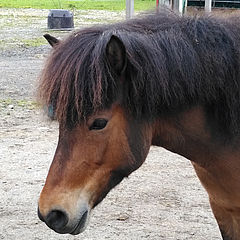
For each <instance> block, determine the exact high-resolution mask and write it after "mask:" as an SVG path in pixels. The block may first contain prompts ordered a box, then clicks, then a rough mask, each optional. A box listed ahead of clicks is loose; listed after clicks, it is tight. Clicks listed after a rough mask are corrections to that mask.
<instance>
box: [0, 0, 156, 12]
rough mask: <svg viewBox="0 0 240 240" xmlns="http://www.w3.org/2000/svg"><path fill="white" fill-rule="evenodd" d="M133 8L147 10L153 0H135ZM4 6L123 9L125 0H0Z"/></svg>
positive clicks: (153, 3) (152, 4)
mask: <svg viewBox="0 0 240 240" xmlns="http://www.w3.org/2000/svg"><path fill="white" fill-rule="evenodd" d="M134 4H135V7H134V8H135V10H136V11H139V10H147V9H150V8H153V7H154V6H155V4H156V3H155V0H135V1H134ZM0 7H4V8H38V9H59V8H64V9H82V10H90V9H96V10H115V11H121V10H124V9H125V0H41V1H39V0H21V1H19V0H0Z"/></svg>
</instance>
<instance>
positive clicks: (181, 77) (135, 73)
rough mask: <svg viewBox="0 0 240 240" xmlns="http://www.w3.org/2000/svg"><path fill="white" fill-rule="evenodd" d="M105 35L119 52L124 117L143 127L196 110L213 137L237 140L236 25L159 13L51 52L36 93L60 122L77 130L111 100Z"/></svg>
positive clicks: (74, 38)
mask: <svg viewBox="0 0 240 240" xmlns="http://www.w3.org/2000/svg"><path fill="white" fill-rule="evenodd" d="M112 35H115V36H117V37H118V38H119V39H120V40H121V41H122V42H123V44H124V45H125V48H126V53H127V68H126V79H125V83H124V84H125V88H124V99H125V101H124V103H123V104H124V107H125V108H126V110H128V111H129V112H130V113H131V114H133V115H134V116H136V117H140V118H144V119H146V120H150V119H155V118H157V117H159V116H161V115H163V114H164V113H167V112H171V111H181V110H182V109H186V108H189V107H191V106H196V105H201V106H203V107H204V109H205V110H206V113H207V116H208V118H209V120H214V122H215V121H216V122H217V123H218V124H217V125H218V128H219V130H221V131H223V132H227V133H229V134H233V135H236V134H239V133H240V94H239V93H240V73H239V70H240V20H239V19H238V18H235V19H233V18H232V19H217V18H214V17H210V16H203V17H179V16H177V15H175V14H174V13H172V12H170V11H167V10H166V9H163V10H162V11H160V13H154V14H147V15H144V16H140V17H139V18H136V19H133V20H130V21H125V22H122V23H118V24H113V25H104V26H97V27H92V28H87V29H83V30H80V31H77V32H75V33H73V34H72V35H71V36H69V37H68V38H67V39H66V40H65V41H63V42H61V43H60V44H59V45H58V46H57V47H56V48H55V49H54V50H53V52H52V55H51V56H50V58H49V60H48V62H47V64H46V66H45V69H44V71H43V73H42V78H41V82H40V87H39V92H40V97H41V99H42V100H43V102H44V103H45V104H53V105H54V107H55V114H56V117H57V119H58V120H59V121H60V122H71V123H77V122H80V121H82V120H84V119H86V118H87V117H88V116H89V115H91V114H92V113H93V112H95V111H97V110H99V109H101V108H107V107H109V106H110V105H111V104H112V103H113V102H114V101H116V100H117V96H118V77H117V76H115V75H114V74H113V73H112V71H111V68H110V65H109V63H108V61H107V57H106V46H107V43H108V42H109V40H110V38H111V36H112Z"/></svg>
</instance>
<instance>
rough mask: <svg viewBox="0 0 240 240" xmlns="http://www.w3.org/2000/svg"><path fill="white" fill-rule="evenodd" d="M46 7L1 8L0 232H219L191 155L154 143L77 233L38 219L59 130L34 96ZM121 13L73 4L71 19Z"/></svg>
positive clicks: (161, 235)
mask: <svg viewBox="0 0 240 240" xmlns="http://www.w3.org/2000/svg"><path fill="white" fill-rule="evenodd" d="M47 14H48V11H47V10H33V9H28V10H12V9H0V73H1V74H0V239H6V240H16V239H18V240H25V239H26V240H29V239H35V240H37V239H39V240H43V239H49V240H51V239H69V240H73V239H85V240H94V239H98V240H103V239H133V240H134V239H136V240H137V239H150V240H170V239H174V240H180V239H182V240H183V239H184V240H186V239H189V240H193V239H194V240H206V239H208V240H217V239H221V237H220V233H219V231H218V227H217V224H216V222H215V219H214V217H213V215H212V213H211V210H210V208H209V203H208V197H207V194H206V193H205V191H204V190H203V188H202V186H201V184H200V183H199V181H198V179H197V177H196V176H195V173H194V171H193V169H192V166H191V164H190V162H189V161H188V160H186V159H184V158H182V157H180V156H178V155H175V154H172V153H170V152H168V151H166V150H164V149H162V148H157V147H153V148H151V151H150V154H149V156H148V158H147V160H146V162H145V164H144V165H143V166H142V167H141V168H140V169H139V170H137V171H136V172H134V173H133V174H132V175H131V176H130V177H129V178H128V179H125V180H124V181H123V182H122V183H121V184H120V185H119V186H118V187H116V188H115V189H114V190H112V191H111V192H110V194H109V195H108V196H107V198H106V199H105V200H104V201H103V202H102V203H101V204H100V205H99V206H98V207H97V208H96V209H95V210H94V211H93V214H92V218H91V221H90V225H89V226H88V228H87V230H86V231H85V232H84V233H82V234H80V235H78V236H70V235H58V234H56V233H55V232H53V231H51V230H50V229H48V228H47V227H46V225H45V224H43V223H42V222H41V221H40V220H39V219H38V217H37V202H38V196H39V193H40V191H41V189H42V187H43V184H44V180H45V177H46V175H47V172H48V168H49V165H50V163H51V161H52V157H53V154H54V150H55V147H56V143H57V135H58V124H57V123H56V122H50V121H48V120H47V118H46V117H45V116H44V114H43V112H42V111H41V110H40V109H39V108H38V107H37V106H36V103H35V99H34V89H35V85H36V81H37V76H38V75H39V73H40V70H41V69H42V67H43V63H44V60H45V58H46V56H47V54H48V52H49V51H50V47H49V46H48V45H47V44H45V43H44V44H43V45H42V44H39V41H40V42H41V39H40V38H41V36H42V35H43V34H44V33H46V32H47V29H46V16H47ZM123 17H124V13H122V12H120V13H115V12H106V11H76V12H75V25H76V26H77V27H83V26H87V25H90V24H95V23H96V24H98V23H100V22H101V23H103V22H112V21H117V20H120V19H123ZM53 34H55V35H56V36H62V35H64V34H66V33H63V32H54V33H53Z"/></svg>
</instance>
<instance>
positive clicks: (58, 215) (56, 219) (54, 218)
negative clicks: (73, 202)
mask: <svg viewBox="0 0 240 240" xmlns="http://www.w3.org/2000/svg"><path fill="white" fill-rule="evenodd" d="M45 222H46V224H47V225H48V226H49V227H50V228H52V229H53V230H55V231H61V230H62V229H63V228H64V227H65V226H66V225H67V223H68V216H67V214H66V213H65V212H62V211H60V210H52V211H51V212H50V213H48V215H47V217H46V219H45Z"/></svg>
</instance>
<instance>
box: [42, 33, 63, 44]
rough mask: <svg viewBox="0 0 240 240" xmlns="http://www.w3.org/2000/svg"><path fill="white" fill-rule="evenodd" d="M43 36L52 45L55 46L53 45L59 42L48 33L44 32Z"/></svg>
mask: <svg viewBox="0 0 240 240" xmlns="http://www.w3.org/2000/svg"><path fill="white" fill-rule="evenodd" d="M43 36H44V37H45V38H46V39H47V41H48V43H49V44H50V45H51V46H52V47H55V46H56V45H57V44H59V42H60V41H59V40H58V39H57V38H55V37H53V36H51V35H50V34H44V35H43Z"/></svg>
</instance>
